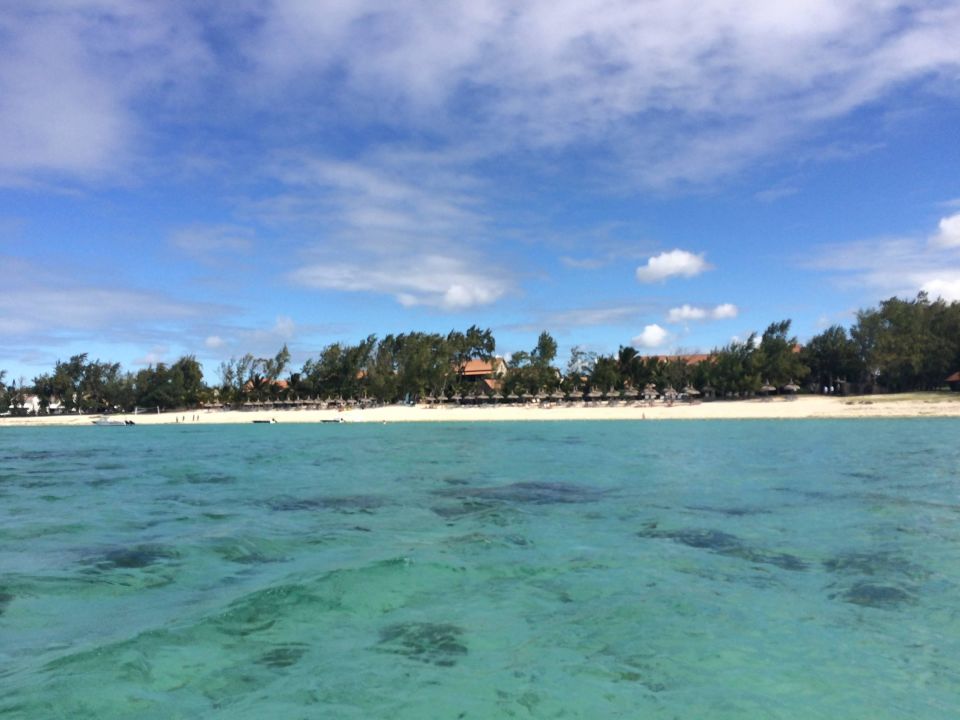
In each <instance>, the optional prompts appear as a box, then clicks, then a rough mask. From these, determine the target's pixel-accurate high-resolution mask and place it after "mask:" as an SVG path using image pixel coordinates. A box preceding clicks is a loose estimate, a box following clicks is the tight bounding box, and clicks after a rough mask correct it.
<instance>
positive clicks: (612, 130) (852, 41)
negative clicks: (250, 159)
mask: <svg viewBox="0 0 960 720" xmlns="http://www.w3.org/2000/svg"><path fill="white" fill-rule="evenodd" d="M257 12H258V15H259V16H261V18H262V20H263V22H261V23H260V24H259V25H258V28H259V30H258V31H257V32H256V33H255V35H254V37H253V39H252V42H248V43H247V44H246V46H245V47H244V51H245V52H247V53H249V54H250V55H252V58H253V62H252V63H251V64H252V66H253V67H255V68H257V69H258V70H259V71H260V76H259V77H256V78H255V80H257V81H259V83H260V84H261V87H263V88H272V89H276V90H277V91H279V92H286V91H287V90H288V89H289V88H296V89H297V90H298V91H301V92H302V86H304V85H307V83H306V82H305V81H307V80H309V81H310V85H311V86H314V87H316V92H317V96H318V97H322V98H324V100H326V99H327V98H329V97H331V96H333V97H340V98H345V99H346V100H347V102H345V103H343V107H346V108H348V109H349V110H350V111H351V112H352V113H353V114H354V115H357V114H360V115H362V116H363V117H362V118H360V119H373V120H374V121H376V120H377V119H382V118H383V117H385V115H384V114H383V113H384V112H389V113H390V116H389V117H390V119H391V120H392V121H394V122H397V123H400V124H406V125H410V126H415V127H418V128H420V129H423V128H429V129H430V130H431V131H433V132H435V133H437V134H438V135H439V136H441V137H442V136H446V137H448V138H455V139H457V140H459V141H463V140H464V139H465V138H477V139H478V140H479V141H480V142H481V143H482V144H483V145H485V146H488V147H491V148H493V149H494V150H495V152H499V151H501V150H502V149H503V148H504V147H510V146H515V145H521V146H526V147H533V148H545V147H546V148H558V147H566V146H570V145H575V144H579V143H585V144H593V143H601V144H603V145H605V146H606V147H607V148H616V150H614V151H611V155H614V154H615V156H616V157H619V158H620V159H621V160H622V162H623V164H624V165H625V166H629V167H631V168H632V171H633V172H634V173H635V175H636V176H637V178H638V179H639V180H640V181H641V182H644V183H646V184H650V185H663V184H672V183H683V182H690V181H693V182H699V181H703V180H711V179H713V178H716V177H718V176H720V175H723V174H725V173H727V172H730V171H735V170H737V169H738V168H741V167H742V166H743V165H744V164H746V163H749V162H751V161H753V160H755V159H757V158H758V157H763V156H766V155H769V154H770V153H771V152H773V151H775V150H776V149H777V148H779V147H782V145H783V144H784V143H785V142H788V141H791V140H794V139H796V138H798V137H805V136H811V135H812V134H813V133H814V132H815V131H816V130H817V129H818V128H819V127H820V126H822V125H823V124H824V123H826V122H828V121H830V120H833V119H836V118H838V117H843V116H845V115H847V114H848V113H850V112H851V111H853V110H855V109H857V108H860V107H864V106H866V105H868V104H870V103H874V102H876V101H878V100H880V99H882V98H883V97H884V96H885V95H886V94H888V93H889V92H890V91H891V90H892V89H893V88H897V87H902V86H903V85H904V84H906V83H909V82H911V81H925V80H930V81H932V82H935V81H936V80H937V79H938V78H945V79H947V80H948V81H952V78H953V77H954V75H955V73H956V70H957V68H958V66H960V50H958V48H957V45H956V43H955V38H956V37H957V36H958V35H960V8H958V7H956V5H955V4H954V3H943V2H934V3H931V2H918V1H912V2H906V3H894V2H890V1H889V0H884V1H883V2H880V3H866V2H862V0H812V1H809V0H808V1H801V0H789V1H785V2H778V3H775V4H771V3H770V2H766V1H764V0H749V1H748V2H742V3H739V4H737V5H736V6H735V7H734V6H731V5H730V3H729V2H727V1H726V0H705V1H694V0H685V1H684V0H651V1H650V2H643V3H637V2H634V1H633V0H609V1H608V2H605V3H604V6H603V12H597V11H596V8H595V7H594V6H593V5H591V4H590V3H584V2H582V0H531V1H530V2H525V3H523V4H521V5H517V4H516V3H509V2H503V0H475V1H474V2H470V3H459V4H457V3H454V4H446V5H444V6H443V7H439V8H438V6H436V5H435V4H427V3H423V2H420V1H419V0H399V1H398V2H396V3H392V4H390V5H389V6H384V5H383V4H379V3H373V2H372V0H356V1H355V2H351V3H338V4H336V5H335V6H330V4H329V3H327V4H322V5H312V4H310V3H303V2H298V3H283V4H276V5H274V6H273V7H272V8H270V9H267V10H264V9H262V8H258V11H257ZM385 38H389V39H390V41H389V42H387V41H385V40H384V39H385ZM334 70H335V71H336V72H335V73H334V72H332V71H334ZM328 71H331V72H328ZM334 74H335V76H336V77H337V78H339V81H338V82H337V83H336V84H335V85H334V87H332V88H331V87H330V86H329V85H326V84H323V83H317V82H316V80H315V78H317V77H324V76H326V77H329V76H332V75H334ZM265 94H266V95H267V96H269V95H270V94H269V92H265ZM377 99H379V100H380V102H377ZM465 99H466V100H467V102H464V100H465ZM382 108H388V110H386V111H384V110H383V109H382Z"/></svg>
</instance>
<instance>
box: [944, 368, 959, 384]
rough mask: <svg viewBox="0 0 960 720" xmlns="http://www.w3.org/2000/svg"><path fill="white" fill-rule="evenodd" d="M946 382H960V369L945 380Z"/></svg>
mask: <svg viewBox="0 0 960 720" xmlns="http://www.w3.org/2000/svg"><path fill="white" fill-rule="evenodd" d="M944 382H960V370H957V372H955V373H954V374H953V375H951V376H950V377H948V378H947V379H946V380H944Z"/></svg>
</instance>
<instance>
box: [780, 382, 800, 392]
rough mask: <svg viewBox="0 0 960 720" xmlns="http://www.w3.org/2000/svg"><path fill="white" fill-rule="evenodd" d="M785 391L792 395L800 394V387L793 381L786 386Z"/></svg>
mask: <svg viewBox="0 0 960 720" xmlns="http://www.w3.org/2000/svg"><path fill="white" fill-rule="evenodd" d="M783 389H784V390H786V391H787V392H791V393H795V392H800V386H799V385H797V384H796V383H795V382H793V380H791V381H790V382H789V383H787V384H786V385H784V386H783Z"/></svg>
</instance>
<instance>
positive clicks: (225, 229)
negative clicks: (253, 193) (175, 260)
mask: <svg viewBox="0 0 960 720" xmlns="http://www.w3.org/2000/svg"><path fill="white" fill-rule="evenodd" d="M170 244H171V245H173V247H175V248H176V249H177V250H179V251H181V252H183V253H184V254H186V255H188V256H189V257H191V258H193V259H194V260H197V261H198V262H202V263H204V264H220V263H222V262H224V261H227V262H229V261H230V259H231V258H233V257H236V256H237V255H247V254H248V253H250V251H251V250H252V249H253V231H252V230H250V229H248V228H244V227H240V226H236V225H191V226H189V227H184V228H180V229H179V230H175V231H174V232H173V233H171V235H170Z"/></svg>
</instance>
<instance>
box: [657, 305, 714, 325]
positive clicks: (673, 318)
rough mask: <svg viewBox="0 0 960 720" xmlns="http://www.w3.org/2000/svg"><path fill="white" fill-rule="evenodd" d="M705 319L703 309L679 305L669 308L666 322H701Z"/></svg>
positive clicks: (705, 312)
mask: <svg viewBox="0 0 960 720" xmlns="http://www.w3.org/2000/svg"><path fill="white" fill-rule="evenodd" d="M706 317H707V311H706V310H705V309H704V308H699V307H692V306H690V305H681V306H680V307H675V308H670V311H669V312H668V313H667V322H668V323H678V322H686V321H687V320H703V319H705V318H706Z"/></svg>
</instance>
